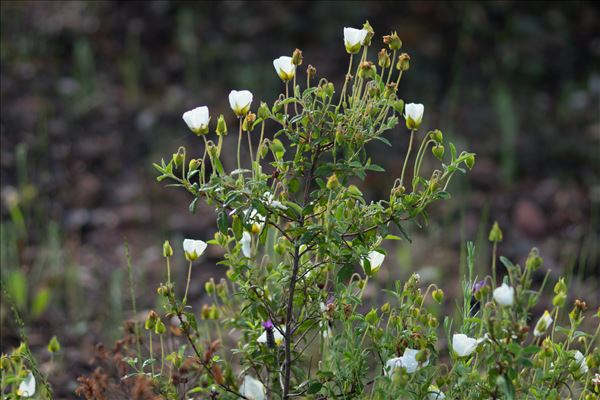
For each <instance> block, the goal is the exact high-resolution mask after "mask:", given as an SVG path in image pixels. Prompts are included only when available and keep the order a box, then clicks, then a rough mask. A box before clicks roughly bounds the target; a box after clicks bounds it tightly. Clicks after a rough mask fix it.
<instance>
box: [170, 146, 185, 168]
mask: <svg viewBox="0 0 600 400" xmlns="http://www.w3.org/2000/svg"><path fill="white" fill-rule="evenodd" d="M184 157H185V147H183V146H181V147H179V149H177V153H173V164H175V168H179V167H181V165H182V164H183V159H184Z"/></svg>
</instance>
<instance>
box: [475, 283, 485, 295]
mask: <svg viewBox="0 0 600 400" xmlns="http://www.w3.org/2000/svg"><path fill="white" fill-rule="evenodd" d="M484 286H485V281H479V282H475V284H474V285H473V292H474V293H477V292H479V291H480V290H481V289H482V288H483V287H484Z"/></svg>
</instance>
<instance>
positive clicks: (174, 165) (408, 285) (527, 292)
mask: <svg viewBox="0 0 600 400" xmlns="http://www.w3.org/2000/svg"><path fill="white" fill-rule="evenodd" d="M373 38H374V33H373V30H372V28H371V26H370V25H369V24H368V22H367V23H365V25H364V26H363V28H362V29H352V28H345V29H344V44H345V48H346V51H347V52H348V53H349V55H350V56H349V58H350V60H349V65H348V72H347V74H346V76H345V79H344V82H343V84H342V86H341V90H339V92H338V91H337V89H336V87H335V86H334V84H333V83H332V82H329V81H327V80H326V79H324V78H322V79H320V80H318V81H317V79H316V69H315V68H314V67H312V66H311V65H309V66H308V68H307V70H306V85H305V88H304V89H301V85H300V84H299V83H298V79H297V78H298V73H299V71H298V69H299V67H300V66H301V65H302V64H303V59H302V53H301V52H300V50H296V51H294V52H293V54H292V56H291V57H280V58H278V59H276V60H274V62H273V65H274V67H275V70H276V72H277V74H278V76H279V78H280V79H281V80H282V81H283V87H284V93H283V94H281V95H280V96H279V98H278V99H277V100H276V101H275V102H274V104H272V105H268V104H266V103H264V102H261V103H260V105H259V106H258V107H257V109H256V111H255V112H253V111H252V106H253V95H252V93H250V92H249V91H247V90H242V91H235V90H233V91H232V92H231V93H230V95H229V101H230V105H231V108H232V111H233V112H234V113H235V115H236V117H237V127H236V128H237V135H238V137H237V139H238V140H237V149H236V165H235V166H234V167H230V168H227V167H229V166H228V165H225V164H226V163H225V162H224V161H223V160H222V158H221V154H222V152H223V151H229V149H225V148H224V146H223V138H224V136H225V135H227V133H228V127H227V124H226V120H225V117H224V116H223V115H220V116H219V117H218V118H217V121H216V124H214V123H213V124H212V128H211V116H210V112H209V109H208V108H207V107H205V106H204V107H198V108H196V109H194V110H191V111H188V112H186V113H185V114H183V119H184V121H185V123H186V124H187V125H188V127H189V128H190V130H191V131H192V132H193V133H194V134H196V135H197V136H199V137H202V140H203V143H204V153H203V155H202V157H201V158H196V157H197V156H195V155H194V156H190V155H189V154H188V150H187V149H186V148H184V147H180V148H179V150H178V151H177V152H176V153H175V154H173V156H172V157H171V159H169V160H168V162H166V161H164V160H162V161H161V163H160V164H155V167H156V169H157V170H158V171H159V176H158V180H159V181H170V186H175V187H181V188H183V189H185V190H186V191H187V192H189V193H190V194H191V195H192V201H191V203H190V211H191V212H192V213H194V212H195V210H196V207H197V204H198V202H199V201H204V202H206V203H207V204H209V205H211V206H212V207H214V209H215V214H216V221H217V224H216V225H217V227H218V231H217V232H216V233H215V234H214V237H213V238H212V239H210V240H207V241H202V240H192V239H186V240H185V241H184V243H183V246H182V247H183V253H184V254H185V257H186V259H187V262H188V277H187V284H186V287H185V288H180V287H176V286H175V285H174V283H173V280H172V276H171V265H170V262H171V257H172V256H173V253H174V252H175V251H178V250H179V249H180V248H181V247H180V246H175V250H174V249H173V247H172V246H171V244H170V243H169V242H165V244H164V246H163V255H164V257H165V262H166V282H164V283H161V284H160V285H159V287H158V294H159V296H160V297H161V298H163V299H164V304H165V309H164V310H160V312H157V311H153V310H151V311H150V312H149V313H148V316H147V319H146V321H145V324H144V326H143V328H144V329H142V327H137V326H135V327H134V328H131V330H130V332H131V333H132V334H135V337H136V340H137V343H136V344H135V345H131V346H125V351H128V352H129V353H128V355H127V356H125V357H123V358H120V359H119V360H120V362H121V361H122V362H124V363H125V364H126V365H127V366H128V367H129V368H128V370H127V373H124V374H123V378H124V379H125V380H128V379H137V378H140V377H141V378H144V382H146V383H145V385H146V386H145V387H147V385H150V386H151V387H152V390H153V393H154V394H155V395H160V396H162V397H165V398H172V399H178V398H192V397H194V396H198V395H200V396H201V398H212V399H216V398H219V399H228V398H232V399H233V398H246V399H254V400H261V399H266V398H269V399H278V398H282V399H290V398H316V399H333V398H372V399H389V398H403V399H442V398H453V399H480V398H506V399H514V398H535V399H542V398H544V399H546V398H550V399H552V398H554V399H558V398H562V397H564V396H571V397H576V396H580V397H581V398H589V397H590V396H592V397H593V396H595V395H597V393H598V390H599V387H598V380H599V378H598V375H596V377H595V378H594V379H592V370H593V369H596V368H597V366H598V363H599V361H600V354H599V351H598V348H597V347H593V346H594V343H595V342H596V340H597V337H598V331H597V330H596V332H595V333H594V334H589V333H585V332H583V331H580V330H579V327H580V325H581V323H582V321H583V319H584V311H585V309H586V304H585V302H583V301H581V300H577V301H576V303H575V306H574V308H573V310H572V311H571V312H570V313H569V324H568V325H567V326H566V327H562V326H558V325H557V323H558V321H560V320H561V316H562V314H563V311H564V310H565V309H566V299H567V291H568V288H567V284H566V283H565V281H563V280H561V281H559V283H557V285H556V287H555V297H554V302H553V303H554V306H553V307H552V308H551V309H550V310H548V312H547V313H544V314H543V316H542V317H541V318H540V319H539V321H532V319H531V316H532V314H533V312H534V306H535V305H536V304H537V303H538V302H539V300H540V297H541V296H542V290H543V288H544V285H542V286H541V287H539V288H533V287H532V273H533V272H534V271H535V270H537V269H539V268H540V267H541V264H542V260H541V258H540V257H539V255H538V254H537V252H536V251H532V253H531V254H530V257H529V259H528V261H527V264H526V266H525V267H521V266H519V265H513V264H512V263H511V262H510V261H509V260H507V259H505V258H500V260H501V263H502V265H503V266H504V267H505V268H506V272H507V274H506V276H504V277H502V284H501V285H499V284H498V283H497V281H496V244H497V242H498V241H500V240H502V234H501V231H500V228H499V227H498V226H495V227H494V228H493V229H492V232H491V233H490V240H491V241H492V242H493V244H494V252H493V253H494V258H493V261H492V276H486V277H484V278H483V279H482V280H477V278H476V277H475V276H473V271H474V265H473V263H474V261H473V260H474V257H473V254H474V248H473V246H472V245H469V246H468V260H469V269H468V271H469V275H468V276H466V277H464V279H463V282H462V303H461V304H460V305H459V311H460V313H459V314H460V315H459V317H458V318H455V319H450V318H448V317H444V318H442V317H441V316H440V315H438V314H437V311H435V310H437V308H436V307H435V305H434V303H443V302H444V294H443V292H442V290H441V289H439V288H438V287H437V286H436V285H435V284H432V285H430V286H429V287H426V288H425V287H422V285H421V282H420V278H419V276H418V275H417V274H413V275H412V276H411V277H410V278H409V279H408V280H407V281H406V282H404V283H402V282H396V283H395V286H394V290H391V291H386V293H387V295H388V297H389V301H388V302H386V303H385V304H383V305H381V306H379V307H376V308H371V309H368V308H367V309H365V304H363V294H364V291H365V288H366V286H367V283H368V281H369V279H370V278H372V277H373V276H376V275H377V273H378V271H379V270H380V269H381V268H390V266H389V264H388V265H386V266H384V261H385V260H386V251H385V250H384V247H383V242H384V241H387V240H410V239H409V237H408V235H407V233H406V228H405V226H406V224H407V223H409V222H411V221H412V222H415V223H416V224H421V223H426V222H427V220H428V214H427V209H428V206H429V205H430V204H431V203H433V202H435V201H437V200H441V199H446V198H448V197H449V194H448V193H447V191H446V190H447V187H448V184H449V182H450V180H451V179H452V177H453V176H454V174H455V173H456V172H466V170H468V169H470V168H472V167H473V164H474V162H475V155H474V154H473V153H469V152H467V151H462V152H458V151H457V149H456V148H455V146H454V145H453V144H452V143H450V142H447V141H446V140H445V138H444V135H443V134H442V132H441V131H440V130H437V129H436V130H432V131H429V132H427V133H424V132H422V130H421V129H420V128H421V125H422V121H423V117H424V106H423V105H422V104H415V103H409V104H405V102H404V101H403V100H402V99H401V98H400V97H399V96H398V92H397V90H398V86H399V83H400V80H401V78H402V76H403V74H404V73H406V72H407V71H408V70H409V67H410V57H409V56H408V55H407V54H406V53H402V54H398V53H399V50H400V49H401V47H402V43H401V41H400V38H399V37H398V35H397V34H396V33H393V34H390V35H386V36H384V37H383V42H384V44H385V45H386V47H387V48H384V49H382V50H381V51H380V52H379V53H378V55H377V61H370V59H369V57H368V49H369V47H370V45H371V41H372V40H373ZM315 82H316V83H315ZM254 105H256V104H254ZM401 120H403V122H404V123H403V125H405V127H406V129H407V130H408V133H407V136H408V142H409V144H408V148H407V151H406V153H405V155H404V159H403V167H402V170H401V171H400V173H399V176H398V178H397V179H396V181H395V183H394V185H393V187H392V188H391V189H390V191H389V196H386V198H385V199H382V200H379V201H368V200H366V199H365V196H364V195H363V193H362V192H361V190H360V187H359V186H360V182H361V180H363V179H364V178H365V177H366V176H367V174H369V173H381V172H384V170H383V168H382V167H381V166H379V165H377V164H376V163H375V161H376V158H372V157H371V156H370V153H369V149H370V146H369V144H370V143H371V142H373V141H379V142H382V143H384V144H387V145H389V146H391V144H390V141H389V140H388V139H387V138H386V135H389V134H390V133H391V132H392V129H393V128H395V127H396V126H397V125H398V124H399V122H400V121H401ZM213 122H214V121H213ZM213 130H214V134H216V138H215V140H216V142H215V141H214V140H213V139H211V137H212V133H211V132H213ZM269 132H272V133H269ZM396 134H397V133H396ZM402 134H404V133H402ZM246 141H247V147H248V149H247V151H246V150H244V151H243V153H245V154H247V155H248V157H247V158H246V159H243V158H242V150H243V148H244V147H246V144H245V142H246ZM419 142H420V143H419ZM446 148H447V149H448V150H449V151H448V152H446V151H445V149H446ZM429 152H431V153H432V156H433V157H435V158H437V159H438V160H439V161H440V164H439V167H438V168H436V169H434V170H433V171H432V172H431V173H428V174H426V173H425V172H424V168H423V160H424V158H425V157H426V156H427V155H428V154H429ZM207 246H218V247H220V248H221V249H222V250H223V252H224V257H223V260H221V261H220V262H219V263H218V265H219V266H220V267H222V268H224V269H226V270H227V280H222V281H220V282H219V283H216V282H214V281H213V280H209V281H208V282H206V283H205V289H206V294H207V296H208V298H210V302H209V303H207V304H204V305H203V306H202V308H201V309H200V310H194V309H193V308H192V305H191V303H190V301H189V298H188V289H189V285H190V282H191V281H192V279H193V275H194V266H193V265H194V263H196V262H197V260H198V259H200V258H201V257H202V256H203V253H204V252H205V250H206V248H207ZM545 282H546V281H544V283H545ZM597 317H598V316H597V315H596V316H595V317H594V318H597ZM440 320H442V321H443V324H442V327H440V326H439V325H440V324H439V321H440ZM442 328H443V329H442ZM141 330H143V331H145V332H147V333H146V334H145V335H147V340H143V341H142V339H141V337H142V336H141V335H139V331H141ZM145 335H144V336H145ZM167 338H169V339H168V340H167ZM140 345H143V348H142V346H140ZM136 346H137V348H136ZM119 354H121V353H120V352H119ZM103 379H105V378H103ZM86 384H87V385H88V386H90V385H93V377H92V379H91V380H88V381H87V383H86ZM80 393H81V394H83V395H86V393H85V392H84V391H83V390H82V391H80ZM594 393H595V394H594ZM90 396H91V395H90ZM90 396H88V397H90ZM586 396H587V397H586Z"/></svg>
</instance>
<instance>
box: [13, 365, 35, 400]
mask: <svg viewBox="0 0 600 400" xmlns="http://www.w3.org/2000/svg"><path fill="white" fill-rule="evenodd" d="M17 394H18V395H19V396H21V397H32V396H33V395H34V394H35V376H33V374H32V373H31V371H30V372H29V374H28V375H27V376H26V377H25V379H23V380H22V381H21V383H20V384H19V388H18V389H17Z"/></svg>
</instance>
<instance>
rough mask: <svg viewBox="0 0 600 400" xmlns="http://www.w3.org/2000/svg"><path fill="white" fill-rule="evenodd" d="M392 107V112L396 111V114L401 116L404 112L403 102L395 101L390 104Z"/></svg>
mask: <svg viewBox="0 0 600 400" xmlns="http://www.w3.org/2000/svg"><path fill="white" fill-rule="evenodd" d="M392 107H393V108H394V111H396V112H397V113H398V114H402V112H403V111H404V100H396V101H394V102H393V103H392Z"/></svg>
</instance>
